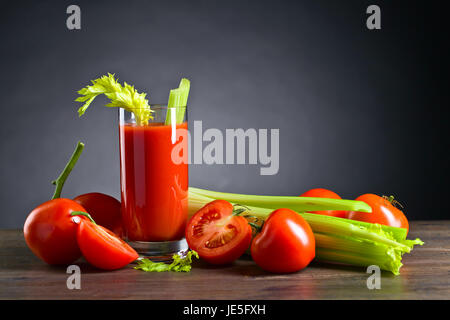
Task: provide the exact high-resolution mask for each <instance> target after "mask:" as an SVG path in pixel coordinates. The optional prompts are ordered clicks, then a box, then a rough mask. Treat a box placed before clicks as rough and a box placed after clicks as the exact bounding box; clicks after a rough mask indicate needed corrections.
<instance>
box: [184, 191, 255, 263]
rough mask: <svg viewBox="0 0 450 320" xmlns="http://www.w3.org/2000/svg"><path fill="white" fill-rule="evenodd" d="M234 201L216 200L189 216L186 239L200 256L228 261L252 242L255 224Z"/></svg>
mask: <svg viewBox="0 0 450 320" xmlns="http://www.w3.org/2000/svg"><path fill="white" fill-rule="evenodd" d="M238 210H239V209H237V210H234V207H233V205H232V204H231V203H229V202H228V201H225V200H215V201H212V202H210V203H208V204H207V205H205V206H204V207H203V208H201V209H200V210H199V211H197V213H196V214H195V215H194V216H193V217H192V218H191V219H190V220H189V222H188V224H187V227H186V240H187V242H188V244H189V247H190V248H191V249H192V250H195V251H197V253H198V255H199V256H200V258H202V259H204V260H205V261H207V262H209V263H212V264H226V263H230V262H233V261H234V260H236V259H237V258H239V257H240V256H241V255H242V254H243V253H244V252H245V250H247V248H248V247H249V246H250V242H251V240H252V228H251V227H250V225H249V224H248V222H247V220H246V219H245V218H244V217H241V216H239V215H238V212H239V211H240V210H239V211H238Z"/></svg>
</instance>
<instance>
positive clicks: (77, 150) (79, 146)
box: [52, 141, 84, 200]
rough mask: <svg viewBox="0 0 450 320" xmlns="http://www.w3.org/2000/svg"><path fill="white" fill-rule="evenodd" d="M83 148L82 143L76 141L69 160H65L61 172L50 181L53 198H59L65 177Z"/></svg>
mask: <svg viewBox="0 0 450 320" xmlns="http://www.w3.org/2000/svg"><path fill="white" fill-rule="evenodd" d="M83 149H84V143H83V142H80V141H79V142H78V144H77V147H76V148H75V151H74V152H73V154H72V156H71V157H70V160H69V162H67V164H66V166H65V167H64V170H63V171H62V172H61V174H60V175H59V177H58V178H57V179H56V180H53V181H52V184H54V185H55V186H56V187H55V192H54V193H53V197H52V200H53V199H57V198H61V191H62V188H63V186H64V183H65V182H66V180H67V177H68V176H69V174H70V172H71V171H72V169H73V167H74V166H75V164H76V163H77V161H78V158H79V157H80V155H81V152H83Z"/></svg>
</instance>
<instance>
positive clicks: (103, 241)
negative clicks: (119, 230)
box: [76, 219, 139, 270]
mask: <svg viewBox="0 0 450 320" xmlns="http://www.w3.org/2000/svg"><path fill="white" fill-rule="evenodd" d="M76 222H77V223H79V227H78V232H77V242H78V246H79V247H80V250H81V253H82V254H83V257H84V258H85V259H86V261H87V262H89V263H90V264H92V265H93V266H95V267H97V268H99V269H104V270H115V269H120V268H123V267H124V266H126V265H127V264H129V263H131V262H133V261H134V260H136V259H137V258H138V257H139V255H138V253H137V252H136V251H135V250H134V249H133V248H132V247H130V246H129V245H128V244H127V243H126V242H125V241H123V240H122V239H120V238H119V237H118V236H117V235H116V234H115V233H113V232H112V231H110V230H108V229H106V228H104V227H102V226H100V225H98V224H96V223H95V222H91V221H89V220H81V219H80V220H76Z"/></svg>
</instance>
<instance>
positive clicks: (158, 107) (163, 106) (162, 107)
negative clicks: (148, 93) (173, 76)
mask: <svg viewBox="0 0 450 320" xmlns="http://www.w3.org/2000/svg"><path fill="white" fill-rule="evenodd" d="M149 106H150V110H171V109H187V106H184V107H170V108H169V107H168V106H167V104H159V103H155V104H149ZM118 109H119V111H120V110H123V111H128V112H130V111H129V110H139V109H140V108H128V109H129V110H127V109H124V108H118Z"/></svg>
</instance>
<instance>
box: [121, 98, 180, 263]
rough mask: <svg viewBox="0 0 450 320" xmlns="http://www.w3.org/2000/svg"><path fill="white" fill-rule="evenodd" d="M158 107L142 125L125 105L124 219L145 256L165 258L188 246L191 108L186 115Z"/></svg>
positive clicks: (135, 245) (128, 232)
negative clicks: (189, 128) (186, 234)
mask: <svg viewBox="0 0 450 320" xmlns="http://www.w3.org/2000/svg"><path fill="white" fill-rule="evenodd" d="M152 110H153V111H154V112H153V119H151V120H149V122H148V123H146V124H138V123H136V121H135V118H134V114H133V113H131V112H128V111H126V110H124V109H122V108H120V109H119V143H120V184H121V198H122V222H123V225H124V229H125V230H124V231H125V237H126V240H127V241H128V243H129V244H130V245H131V246H132V247H133V248H134V249H135V250H136V251H137V252H138V253H139V254H140V255H141V256H148V257H150V258H151V259H152V260H155V261H164V260H170V259H171V257H172V255H173V254H174V253H181V251H185V250H187V249H188V246H187V243H186V241H185V239H184V230H185V227H186V222H187V215H188V161H187V159H188V154H187V152H188V133H187V129H188V126H187V112H186V109H185V108H184V110H183V111H184V112H182V113H181V114H184V116H183V118H182V119H180V114H179V113H178V114H177V115H176V116H175V114H176V113H177V112H180V111H181V110H180V109H175V108H168V107H167V106H164V105H152ZM170 118H171V119H172V121H171V122H170V121H169V123H168V122H167V119H170Z"/></svg>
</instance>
